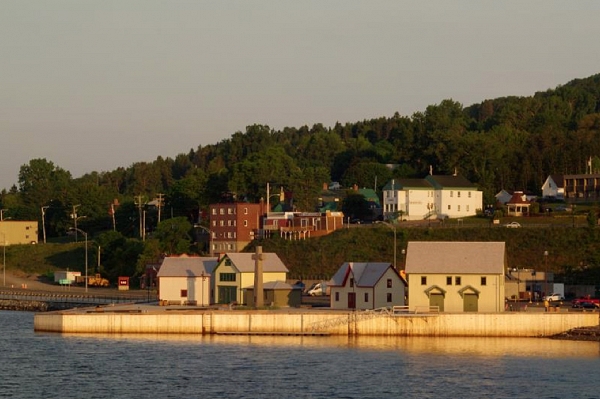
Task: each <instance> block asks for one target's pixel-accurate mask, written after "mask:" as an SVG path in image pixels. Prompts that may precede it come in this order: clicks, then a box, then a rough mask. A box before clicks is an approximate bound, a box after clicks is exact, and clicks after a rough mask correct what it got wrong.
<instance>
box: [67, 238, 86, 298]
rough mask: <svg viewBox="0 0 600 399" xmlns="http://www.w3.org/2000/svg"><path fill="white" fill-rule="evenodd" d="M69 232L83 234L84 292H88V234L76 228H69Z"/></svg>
mask: <svg viewBox="0 0 600 399" xmlns="http://www.w3.org/2000/svg"><path fill="white" fill-rule="evenodd" d="M69 231H71V232H75V234H77V232H79V233H81V234H83V236H84V237H85V278H84V280H85V292H88V234H87V233H86V232H85V231H83V230H81V229H78V228H76V227H71V228H70V229H69Z"/></svg>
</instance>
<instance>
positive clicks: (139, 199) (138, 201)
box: [135, 195, 144, 239]
mask: <svg viewBox="0 0 600 399" xmlns="http://www.w3.org/2000/svg"><path fill="white" fill-rule="evenodd" d="M135 205H136V206H137V207H138V213H139V219H140V220H139V229H140V238H141V239H143V238H144V230H143V229H144V225H143V224H144V222H143V220H142V219H143V217H144V215H143V213H142V206H143V204H142V196H141V195H138V196H136V197H135Z"/></svg>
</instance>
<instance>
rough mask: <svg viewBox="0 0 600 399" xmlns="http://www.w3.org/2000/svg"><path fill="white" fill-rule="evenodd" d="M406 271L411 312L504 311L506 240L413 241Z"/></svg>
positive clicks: (409, 248)
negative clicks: (432, 308)
mask: <svg viewBox="0 0 600 399" xmlns="http://www.w3.org/2000/svg"><path fill="white" fill-rule="evenodd" d="M405 270H406V275H407V279H408V301H409V302H408V303H409V309H410V310H411V311H418V310H423V309H427V310H429V309H431V307H435V308H436V309H439V311H441V312H501V311H503V310H504V301H505V296H504V295H505V279H504V275H505V271H506V270H507V261H506V246H505V243H504V242H441V241H431V242H426V241H410V242H409V243H408V246H407V250H406V269H405Z"/></svg>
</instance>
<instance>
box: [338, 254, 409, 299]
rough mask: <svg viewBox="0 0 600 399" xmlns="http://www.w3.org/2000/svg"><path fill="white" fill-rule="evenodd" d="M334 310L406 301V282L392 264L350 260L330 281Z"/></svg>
mask: <svg viewBox="0 0 600 399" xmlns="http://www.w3.org/2000/svg"><path fill="white" fill-rule="evenodd" d="M329 285H330V288H331V308H332V309H360V310H365V309H377V308H383V307H390V306H403V305H404V304H405V294H406V283H405V281H404V279H403V278H402V277H400V274H398V272H397V271H396V269H394V268H393V267H392V265H391V264H390V263H377V262H369V263H361V262H346V263H344V264H343V265H342V266H341V267H340V268H339V269H338V271H337V272H336V273H335V275H334V276H333V278H332V279H331V280H330V281H329Z"/></svg>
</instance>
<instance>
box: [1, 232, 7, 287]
mask: <svg viewBox="0 0 600 399" xmlns="http://www.w3.org/2000/svg"><path fill="white" fill-rule="evenodd" d="M1 234H2V237H3V238H4V240H3V241H2V286H3V287H6V233H1Z"/></svg>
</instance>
